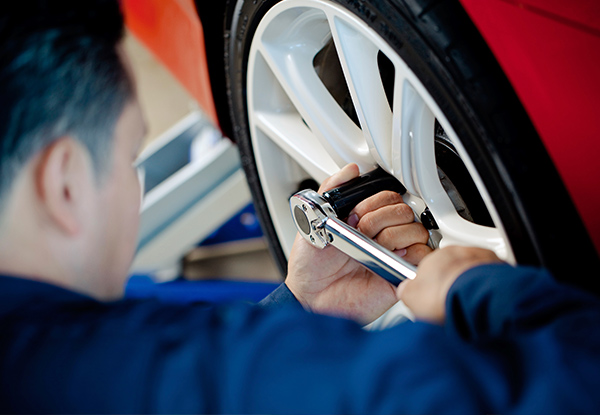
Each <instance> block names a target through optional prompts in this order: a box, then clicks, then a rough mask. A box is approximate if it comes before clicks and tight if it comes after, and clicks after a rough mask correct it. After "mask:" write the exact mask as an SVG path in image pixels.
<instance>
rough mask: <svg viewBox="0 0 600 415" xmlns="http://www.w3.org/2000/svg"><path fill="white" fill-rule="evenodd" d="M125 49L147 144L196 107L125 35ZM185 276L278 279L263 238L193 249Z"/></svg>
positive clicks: (188, 258)
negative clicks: (134, 75) (141, 110)
mask: <svg viewBox="0 0 600 415" xmlns="http://www.w3.org/2000/svg"><path fill="white" fill-rule="evenodd" d="M125 48H126V51H127V53H128V55H129V57H130V59H131V62H132V65H133V70H134V72H135V74H136V78H137V86H138V96H139V99H140V103H141V105H142V108H143V109H144V112H145V114H146V121H147V123H148V136H147V141H146V144H147V143H150V142H151V141H152V140H154V139H156V138H157V137H158V136H159V135H160V134H161V133H163V132H164V131H166V130H167V129H168V128H169V127H171V126H172V125H173V124H175V123H176V122H177V121H179V120H180V119H182V118H183V117H184V116H186V115H187V114H189V113H190V112H191V111H195V110H197V109H198V106H197V104H196V103H195V101H194V100H193V99H192V98H191V97H190V96H189V95H188V94H187V92H186V91H185V90H184V89H183V87H182V86H181V85H180V84H179V83H178V82H177V80H175V79H174V78H173V77H172V76H171V75H170V74H169V73H168V72H167V71H166V69H165V68H164V67H163V66H162V65H161V64H160V63H159V62H158V61H157V60H156V59H155V58H154V57H153V56H152V55H151V54H150V53H149V52H148V51H147V50H146V49H145V48H144V46H143V45H141V44H140V43H139V42H138V41H137V40H136V39H135V38H134V37H133V36H131V35H127V37H126V39H125ZM184 276H185V277H186V278H189V279H227V280H242V281H269V282H277V281H280V280H281V277H280V275H279V272H278V271H277V268H276V266H275V264H274V263H273V260H272V259H271V256H270V255H269V253H268V251H267V249H266V243H265V241H264V240H263V239H262V238H258V239H252V240H245V241H239V242H235V243H229V244H226V245H221V246H212V247H210V248H199V249H197V250H194V251H192V252H191V253H190V255H188V257H187V258H186V260H185V261H184Z"/></svg>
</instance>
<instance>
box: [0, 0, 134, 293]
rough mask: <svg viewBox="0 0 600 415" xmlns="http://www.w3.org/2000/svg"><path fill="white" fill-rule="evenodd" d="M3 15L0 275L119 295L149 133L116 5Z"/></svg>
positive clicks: (61, 0)
mask: <svg viewBox="0 0 600 415" xmlns="http://www.w3.org/2000/svg"><path fill="white" fill-rule="evenodd" d="M3 8H4V11H3V12H2V15H1V16H0V108H2V111H0V273H2V272H3V273H12V274H18V275H23V276H28V277H32V278H39V279H44V280H50V281H52V282H55V283H58V284H62V285H66V286H69V287H71V288H75V289H78V290H80V291H84V292H87V293H89V294H92V295H95V296H97V297H101V298H111V297H114V296H117V295H118V294H119V293H120V290H121V289H122V285H123V281H124V280H123V279H124V277H125V276H126V272H127V269H128V267H129V263H130V261H131V256H132V255H133V250H134V244H135V238H136V234H137V221H138V218H137V213H138V211H139V184H138V183H137V176H136V172H135V169H134V168H133V167H132V162H133V161H134V159H135V156H136V153H137V151H138V149H139V144H140V143H141V139H142V137H143V134H144V125H143V119H142V117H141V113H140V110H139V106H138V104H137V101H136V99H135V91H134V86H133V81H132V74H131V72H130V71H129V70H128V68H127V60H126V58H125V56H124V53H123V52H122V50H121V47H120V45H119V44H120V41H121V39H122V36H123V19H122V16H121V14H120V10H119V6H118V2H117V0H86V1H80V0H21V1H18V2H9V3H8V4H7V5H4V6H3ZM125 232H127V233H128V234H126V235H123V233H125ZM32 233H33V234H32ZM13 250H16V251H17V252H13ZM29 250H31V251H32V252H35V255H28V254H27V251H29ZM38 262H41V263H38ZM61 274H62V275H61Z"/></svg>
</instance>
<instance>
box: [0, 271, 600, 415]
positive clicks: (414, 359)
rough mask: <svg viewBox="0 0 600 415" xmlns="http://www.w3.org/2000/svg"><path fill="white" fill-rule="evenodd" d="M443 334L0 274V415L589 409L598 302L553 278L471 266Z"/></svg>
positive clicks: (288, 307)
mask: <svg viewBox="0 0 600 415" xmlns="http://www.w3.org/2000/svg"><path fill="white" fill-rule="evenodd" d="M446 313H447V321H446V324H445V326H443V327H441V326H436V325H432V324H427V323H421V322H418V323H404V324H401V325H399V326H397V327H394V328H391V329H388V330H383V331H380V332H366V331H364V330H363V329H361V327H359V326H358V325H356V324H355V323H352V322H349V321H346V320H342V319H336V318H332V317H324V316H318V315H313V314H310V313H308V312H305V311H304V310H303V309H302V308H301V306H300V305H299V303H298V302H297V301H296V300H295V299H294V297H293V295H292V294H291V293H290V292H289V291H288V290H287V288H286V287H285V285H282V286H281V287H280V288H278V289H277V290H276V291H275V292H274V293H273V294H272V295H271V296H270V297H269V298H267V299H266V300H264V301H263V302H262V304H260V305H258V306H257V305H254V306H253V305H247V304H229V305H225V306H206V305H194V306H190V305H187V306H186V305H172V304H164V303H160V302H156V301H148V300H147V301H131V300H123V301H118V302H111V303H103V302H98V301H96V300H94V299H92V298H89V297H86V296H83V295H80V294H77V293H74V292H71V291H68V290H65V289H62V288H58V287H56V286H52V285H48V284H44V283H40V282H35V281H30V280H25V279H18V278H11V277H0V411H2V412H11V413H15V412H27V413H36V412H44V413H56V412H61V413H146V412H168V413H216V412H220V413H228V414H234V413H261V414H267V413H288V414H310V413H320V414H323V413H330V414H333V413H336V414H352V413H360V414H379V413H389V414H399V413H402V414H408V413H410V414H416V413H427V414H442V413H457V414H469V413H511V414H517V413H526V414H531V413H543V414H551V413H561V414H565V413H599V412H600V393H599V390H598V386H600V330H599V328H600V302H599V300H598V298H596V297H595V296H592V295H591V294H587V293H585V292H582V291H579V290H577V289H575V288H572V287H569V286H566V285H561V284H559V283H557V282H556V281H554V280H553V279H552V278H551V277H550V275H548V273H546V272H544V271H542V270H538V269H533V268H525V267H523V268H521V267H520V268H513V267H510V266H508V265H486V266H480V267H477V268H475V269H472V270H470V271H467V272H466V273H465V274H463V275H462V276H461V277H460V278H459V279H458V280H457V281H456V282H455V284H454V285H453V286H452V288H451V289H450V292H449V295H448V297H447V303H446Z"/></svg>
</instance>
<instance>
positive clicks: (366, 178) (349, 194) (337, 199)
mask: <svg viewBox="0 0 600 415" xmlns="http://www.w3.org/2000/svg"><path fill="white" fill-rule="evenodd" d="M383 190H392V191H394V192H397V193H399V194H401V195H403V194H404V193H406V188H405V187H404V186H402V184H401V183H400V182H399V181H398V179H396V178H395V177H394V176H392V175H391V174H389V173H388V172H386V171H385V170H383V169H382V168H381V167H378V168H376V169H375V170H372V171H370V172H367V173H365V174H363V175H361V176H359V177H357V178H355V179H352V180H350V181H349V182H347V183H344V184H343V185H341V186H340V187H336V188H335V189H332V190H329V191H327V192H325V193H324V194H323V198H324V199H325V200H327V202H329V204H330V205H331V207H332V208H333V209H334V210H335V212H336V214H337V216H338V217H339V218H342V219H344V218H347V217H348V215H349V214H350V212H351V211H352V209H354V207H355V206H356V205H358V204H359V203H360V202H361V201H363V200H364V199H366V198H368V197H370V196H373V195H375V194H377V193H379V192H381V191H383Z"/></svg>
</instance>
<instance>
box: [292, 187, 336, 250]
mask: <svg viewBox="0 0 600 415" xmlns="http://www.w3.org/2000/svg"><path fill="white" fill-rule="evenodd" d="M290 209H291V211H292V218H294V224H295V225H296V228H297V229H298V232H300V235H302V237H304V239H306V240H307V241H308V242H309V243H310V244H311V245H313V246H315V247H317V248H319V249H323V248H325V247H326V246H327V245H329V242H330V241H329V236H328V235H327V232H325V229H324V226H325V222H326V221H327V219H328V218H330V217H332V218H336V217H337V215H336V213H335V211H334V210H333V208H332V207H331V205H330V204H329V202H327V201H326V200H325V199H324V198H323V197H322V196H321V195H320V194H318V193H317V192H315V191H314V190H310V189H308V190H302V191H300V192H298V193H296V194H295V195H293V196H292V197H291V198H290Z"/></svg>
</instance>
